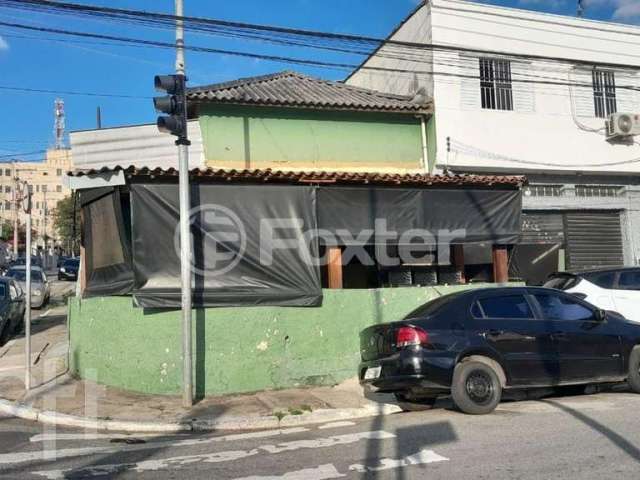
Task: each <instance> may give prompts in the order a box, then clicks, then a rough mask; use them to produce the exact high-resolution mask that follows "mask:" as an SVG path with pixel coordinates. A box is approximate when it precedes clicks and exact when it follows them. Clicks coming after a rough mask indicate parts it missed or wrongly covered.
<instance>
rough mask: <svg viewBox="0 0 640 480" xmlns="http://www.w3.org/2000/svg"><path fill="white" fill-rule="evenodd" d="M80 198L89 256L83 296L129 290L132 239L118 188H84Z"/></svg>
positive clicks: (85, 245) (86, 261)
mask: <svg viewBox="0 0 640 480" xmlns="http://www.w3.org/2000/svg"><path fill="white" fill-rule="evenodd" d="M80 202H81V206H82V211H83V225H82V243H83V245H84V255H85V259H86V260H85V263H84V268H86V272H85V277H86V287H85V289H84V296H85V297H92V296H102V295H124V294H127V293H130V292H131V289H132V288H133V269H132V267H131V250H130V245H131V240H130V238H129V236H128V234H127V232H128V229H127V228H126V225H125V219H124V218H125V217H124V216H123V208H122V199H121V197H120V192H119V190H118V189H115V188H113V187H105V188H100V189H93V190H85V191H82V193H81V195H80Z"/></svg>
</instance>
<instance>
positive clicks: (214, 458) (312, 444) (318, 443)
mask: <svg viewBox="0 0 640 480" xmlns="http://www.w3.org/2000/svg"><path fill="white" fill-rule="evenodd" d="M390 438H395V435H394V434H393V433H389V432H385V431H382V430H377V431H370V432H358V433H350V434H345V435H335V436H332V437H323V438H316V439H308V440H294V441H291V442H283V443H279V444H277V445H262V446H259V447H256V448H252V449H250V450H231V451H222V452H213V453H205V454H196V455H182V456H177V457H167V458H159V459H153V460H145V461H141V462H135V463H121V464H107V465H95V466H91V467H84V468H80V469H67V470H59V469H56V470H40V471H34V472H32V474H33V475H38V476H41V477H44V478H46V479H48V480H58V479H62V478H66V476H67V475H68V474H71V473H72V474H73V475H77V476H81V477H91V476H100V475H112V474H115V473H118V472H122V471H127V470H131V471H135V472H137V473H144V472H149V471H158V470H167V469H170V468H179V467H181V466H184V465H193V464H195V463H220V462H229V461H233V460H240V459H243V458H248V457H253V456H255V455H259V454H260V453H269V454H277V453H282V452H291V451H295V450H300V449H315V448H326V447H334V446H338V445H348V444H353V443H357V442H359V441H361V440H386V439H390ZM135 446H136V445H134V447H135Z"/></svg>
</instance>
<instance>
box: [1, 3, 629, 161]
mask: <svg viewBox="0 0 640 480" xmlns="http://www.w3.org/2000/svg"><path fill="white" fill-rule="evenodd" d="M69 1H73V0H69ZM75 1H76V2H80V1H81V0H75ZM82 1H83V3H91V4H100V5H105V6H107V5H108V6H113V7H123V8H134V9H140V10H151V11H162V12H167V13H171V12H172V9H173V0H136V1H133V0H128V1H127V0H91V1H90V2H89V1H85V0H82ZM486 3H493V4H496V5H502V6H515V7H520V8H528V9H533V10H540V11H547V12H553V13H559V14H566V15H575V11H576V3H577V2H576V0H488V1H487V2H486ZM584 3H585V4H586V6H587V14H586V16H587V17H589V18H595V19H601V20H613V21H618V22H626V23H638V22H640V0H584ZM185 4H186V14H187V15H192V16H202V17H215V18H221V19H227V20H237V21H244V22H250V23H264V24H276V25H281V26H289V27H297V28H306V29H314V30H322V31H330V32H336V33H337V32H340V33H352V34H361V35H368V36H374V37H384V36H385V35H386V34H387V33H388V32H389V31H390V30H391V29H392V28H393V27H394V26H395V25H397V24H398V23H399V22H400V21H401V20H402V19H403V18H404V17H405V16H406V15H407V14H408V13H409V12H410V11H411V10H412V9H413V8H415V5H416V4H417V0H323V1H318V0H269V1H265V0H243V1H211V0H185ZM0 21H4V22H11V21H17V22H20V23H29V24H32V25H38V26H48V27H53V28H65V29H70V30H81V31H98V32H101V33H107V34H111V35H123V36H130V37H137V38H150V39H157V40H162V41H166V42H171V41H173V36H172V32H169V31H165V30H152V29H147V28H144V29H143V28H140V27H135V28H131V27H128V26H126V25H121V24H109V23H105V22H98V21H89V20H78V19H62V18H60V17H56V16H51V15H36V14H29V15H26V14H24V13H20V12H17V11H14V10H10V9H5V8H0ZM24 37H46V40H45V41H43V40H42V39H35V38H24ZM53 38H63V37H54V36H53V35H51V34H38V33H32V32H24V31H17V30H12V29H9V28H6V27H2V26H0V71H1V72H2V75H1V76H0V87H1V86H14V87H23V88H35V89H49V90H66V91H83V92H108V93H115V94H127V95H135V96H140V97H145V96H147V97H150V96H153V95H154V93H155V92H154V91H153V88H152V82H153V75H155V74H157V73H171V71H172V70H173V58H174V57H173V56H174V54H173V52H171V51H169V50H158V49H153V48H136V47H115V46H105V45H97V44H95V43H90V42H92V41H91V40H86V42H87V43H68V40H67V41H65V42H64V43H62V42H56V41H52V39H53ZM187 41H188V42H191V43H192V44H197V45H203V46H208V47H214V48H223V49H235V50H250V51H256V52H260V53H267V54H285V55H290V56H300V57H307V58H309V55H310V54H309V52H308V51H304V50H295V49H283V48H282V47H274V46H268V45H260V44H255V43H246V42H239V41H232V40H225V39H221V38H217V37H203V36H196V35H193V34H188V37H187ZM314 56H315V58H319V59H322V60H327V61H333V60H338V61H341V62H346V63H357V62H358V60H359V58H358V57H355V56H351V57H349V56H345V55H340V56H336V55H335V54H331V53H324V52H321V51H316V52H314ZM187 68H188V75H189V78H190V82H191V85H196V84H206V83H215V82H219V81H224V80H228V79H234V78H237V77H242V76H252V75H260V74H265V73H271V72H274V71H279V70H283V69H287V68H295V69H296V70H299V71H302V72H305V73H309V74H312V75H318V76H323V77H325V78H331V79H341V78H343V77H344V75H345V72H344V71H339V70H327V69H318V68H306V67H300V66H293V67H292V66H287V65H283V64H277V63H273V62H267V61H258V60H252V59H241V58H237V57H228V56H220V55H211V54H194V53H191V52H189V53H188V56H187ZM55 97H56V95H53V94H25V93H16V92H9V91H5V90H0V99H1V101H2V107H3V108H2V112H3V114H2V115H1V116H0V132H1V133H0V156H4V155H8V154H14V153H20V152H31V151H35V150H41V149H43V148H46V146H47V145H49V144H50V143H51V142H52V139H53V133H52V132H53V101H54V99H55ZM61 97H62V98H64V100H65V103H66V112H67V129H68V130H81V129H89V128H94V126H95V117H96V107H97V106H98V105H99V106H100V107H101V109H102V118H103V126H115V125H123V124H129V123H150V122H153V121H155V117H156V113H155V112H154V110H153V107H152V102H151V100H150V99H144V98H141V99H114V98H95V97H86V96H72V95H61ZM27 158H29V159H36V158H38V156H31V157H27Z"/></svg>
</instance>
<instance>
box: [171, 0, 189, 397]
mask: <svg viewBox="0 0 640 480" xmlns="http://www.w3.org/2000/svg"><path fill="white" fill-rule="evenodd" d="M175 6H176V16H177V17H179V18H178V20H176V74H178V75H183V76H184V74H185V66H184V25H183V21H182V20H181V19H180V18H181V17H183V16H184V5H183V0H175ZM183 95H186V94H185V93H184V91H183ZM183 100H185V101H184V102H183V109H184V111H183V114H184V118H185V119H186V118H187V113H186V109H187V105H186V99H185V98H184V97H183ZM186 136H187V135H186V132H184V138H179V139H178V140H177V141H176V144H177V145H178V172H179V191H180V193H179V196H180V277H181V283H182V358H183V366H182V379H183V385H182V387H183V391H182V404H183V406H184V407H185V408H191V407H192V406H193V385H192V383H193V376H192V361H193V360H192V352H191V350H192V340H191V332H192V329H191V235H190V228H189V224H190V222H189V210H190V206H191V200H190V195H189V150H188V145H189V142H188V140H187V139H186Z"/></svg>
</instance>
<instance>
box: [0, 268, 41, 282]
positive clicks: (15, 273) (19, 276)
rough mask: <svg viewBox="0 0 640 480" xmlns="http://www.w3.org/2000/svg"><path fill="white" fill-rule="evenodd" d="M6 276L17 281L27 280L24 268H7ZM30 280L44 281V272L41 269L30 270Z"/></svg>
mask: <svg viewBox="0 0 640 480" xmlns="http://www.w3.org/2000/svg"><path fill="white" fill-rule="evenodd" d="M7 277H11V278H13V279H14V280H16V281H18V282H26V281H27V272H26V270H24V269H20V270H17V269H16V270H9V272H8V273H7ZM31 281H33V282H39V283H43V282H44V274H43V273H42V271H41V270H31Z"/></svg>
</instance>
